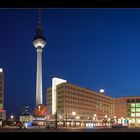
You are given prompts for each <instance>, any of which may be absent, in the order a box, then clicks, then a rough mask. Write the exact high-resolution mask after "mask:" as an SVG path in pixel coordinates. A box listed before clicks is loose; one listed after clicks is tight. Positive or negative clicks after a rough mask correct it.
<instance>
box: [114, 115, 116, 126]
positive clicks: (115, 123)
mask: <svg viewBox="0 0 140 140" xmlns="http://www.w3.org/2000/svg"><path fill="white" fill-rule="evenodd" d="M114 120H115V124H116V116H114Z"/></svg>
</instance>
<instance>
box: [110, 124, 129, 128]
mask: <svg viewBox="0 0 140 140" xmlns="http://www.w3.org/2000/svg"><path fill="white" fill-rule="evenodd" d="M112 128H128V126H124V125H122V124H117V125H112Z"/></svg>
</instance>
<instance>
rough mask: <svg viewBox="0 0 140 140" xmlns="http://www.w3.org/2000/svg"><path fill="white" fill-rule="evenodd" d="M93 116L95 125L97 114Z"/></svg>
mask: <svg viewBox="0 0 140 140" xmlns="http://www.w3.org/2000/svg"><path fill="white" fill-rule="evenodd" d="M93 116H94V122H95V124H96V117H97V114H94V115H93Z"/></svg>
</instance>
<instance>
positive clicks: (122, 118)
mask: <svg viewBox="0 0 140 140" xmlns="http://www.w3.org/2000/svg"><path fill="white" fill-rule="evenodd" d="M121 124H122V125H123V117H121Z"/></svg>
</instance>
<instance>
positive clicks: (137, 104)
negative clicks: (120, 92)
mask: <svg viewBox="0 0 140 140" xmlns="http://www.w3.org/2000/svg"><path fill="white" fill-rule="evenodd" d="M131 107H140V103H132V104H131Z"/></svg>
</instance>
